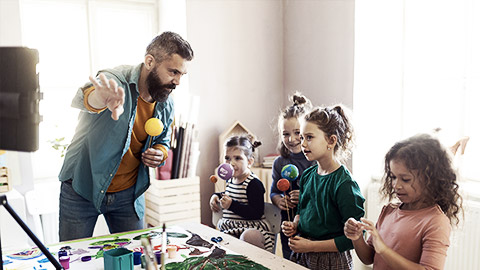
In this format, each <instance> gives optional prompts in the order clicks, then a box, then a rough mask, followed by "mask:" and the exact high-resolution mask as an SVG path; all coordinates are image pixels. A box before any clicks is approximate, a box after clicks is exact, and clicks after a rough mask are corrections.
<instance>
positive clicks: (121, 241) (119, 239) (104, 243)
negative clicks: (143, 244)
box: [90, 238, 130, 246]
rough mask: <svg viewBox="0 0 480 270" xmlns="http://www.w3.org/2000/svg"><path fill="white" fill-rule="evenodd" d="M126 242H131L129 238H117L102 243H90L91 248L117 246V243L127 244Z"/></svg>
mask: <svg viewBox="0 0 480 270" xmlns="http://www.w3.org/2000/svg"><path fill="white" fill-rule="evenodd" d="M125 242H130V239H129V238H116V239H111V240H102V241H97V242H93V243H90V245H91V246H102V245H107V244H116V243H125Z"/></svg>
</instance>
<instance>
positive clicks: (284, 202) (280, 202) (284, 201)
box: [273, 195, 293, 211]
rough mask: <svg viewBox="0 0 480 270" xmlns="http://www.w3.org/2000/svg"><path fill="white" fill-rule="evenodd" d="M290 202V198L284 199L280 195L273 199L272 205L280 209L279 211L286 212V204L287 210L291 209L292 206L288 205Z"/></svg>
mask: <svg viewBox="0 0 480 270" xmlns="http://www.w3.org/2000/svg"><path fill="white" fill-rule="evenodd" d="M289 201H290V197H288V196H286V197H283V196H282V195H276V196H274V197H273V203H274V204H275V205H276V206H277V207H278V208H280V210H284V211H286V210H287V203H288V208H289V209H292V208H293V207H292V204H291V203H289Z"/></svg>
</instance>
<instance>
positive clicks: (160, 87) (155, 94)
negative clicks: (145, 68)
mask: <svg viewBox="0 0 480 270" xmlns="http://www.w3.org/2000/svg"><path fill="white" fill-rule="evenodd" d="M175 86H176V85H175V84H173V83H171V84H163V83H162V81H161V80H160V77H158V75H157V73H156V72H154V71H151V72H150V73H149V74H148V75H147V88H148V93H149V94H150V96H151V97H152V98H153V100H155V101H157V102H165V101H166V100H167V98H168V96H169V95H170V93H171V92H172V91H173V89H175Z"/></svg>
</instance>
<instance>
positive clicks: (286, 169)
mask: <svg viewBox="0 0 480 270" xmlns="http://www.w3.org/2000/svg"><path fill="white" fill-rule="evenodd" d="M281 174H282V178H285V179H288V180H289V181H293V180H295V179H297V177H298V168H297V166H295V165H293V164H287V165H285V166H283V168H282V172H281Z"/></svg>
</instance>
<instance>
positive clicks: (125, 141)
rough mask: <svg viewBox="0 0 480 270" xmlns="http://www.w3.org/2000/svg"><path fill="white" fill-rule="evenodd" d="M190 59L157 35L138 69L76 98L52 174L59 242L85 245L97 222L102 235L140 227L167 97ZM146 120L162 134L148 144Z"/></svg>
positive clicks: (176, 39) (113, 72) (167, 122)
mask: <svg viewBox="0 0 480 270" xmlns="http://www.w3.org/2000/svg"><path fill="white" fill-rule="evenodd" d="M192 59H193V50H192V48H191V47H190V44H189V43H188V42H187V41H185V40H184V39H183V38H182V37H181V36H180V35H178V34H176V33H173V32H164V33H162V34H160V35H159V36H157V37H155V38H154V39H153V40H152V42H151V43H150V44H149V45H148V47H147V50H146V53H145V59H144V62H143V63H141V64H139V65H138V66H119V67H116V68H113V69H106V70H101V71H99V72H98V76H97V77H96V78H93V77H90V82H89V83H87V84H86V85H85V86H84V87H81V88H80V89H79V90H78V92H77V94H76V96H75V97H74V99H73V101H72V106H73V107H75V108H79V109H80V110H81V111H80V115H79V120H78V121H79V122H78V126H77V128H76V131H75V135H74V137H73V140H72V142H71V144H70V146H69V147H68V150H67V153H66V155H65V161H64V163H63V166H62V169H61V171H60V174H59V180H60V181H61V182H62V184H61V191H60V218H59V236H60V241H67V240H73V239H78V238H86V237H91V236H92V234H93V230H94V228H95V224H96V222H97V218H98V216H99V215H101V214H103V216H104V217H105V220H106V223H107V225H108V228H109V230H110V233H118V232H124V231H131V230H137V229H142V228H143V227H144V214H145V198H144V195H143V193H144V192H145V191H146V190H147V188H148V186H149V185H150V181H149V174H148V167H158V166H161V165H163V164H164V161H165V160H166V159H167V153H168V149H169V147H170V137H171V136H170V135H171V132H172V130H171V124H172V122H173V118H174V113H173V107H174V106H173V105H174V104H173V100H172V98H171V97H170V94H171V93H172V91H173V90H174V89H175V87H176V86H177V85H179V84H180V78H181V77H182V76H183V75H185V74H186V73H187V64H188V63H189V62H190V61H191V60H192ZM152 117H153V118H157V119H159V120H160V121H161V122H162V123H163V126H164V127H165V128H164V130H163V131H162V133H161V134H160V135H158V136H153V137H152V138H150V135H148V134H147V133H146V131H145V128H144V126H145V122H146V121H147V120H148V119H150V118H152ZM147 141H152V143H151V146H150V143H149V145H147V143H146V142H147Z"/></svg>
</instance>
